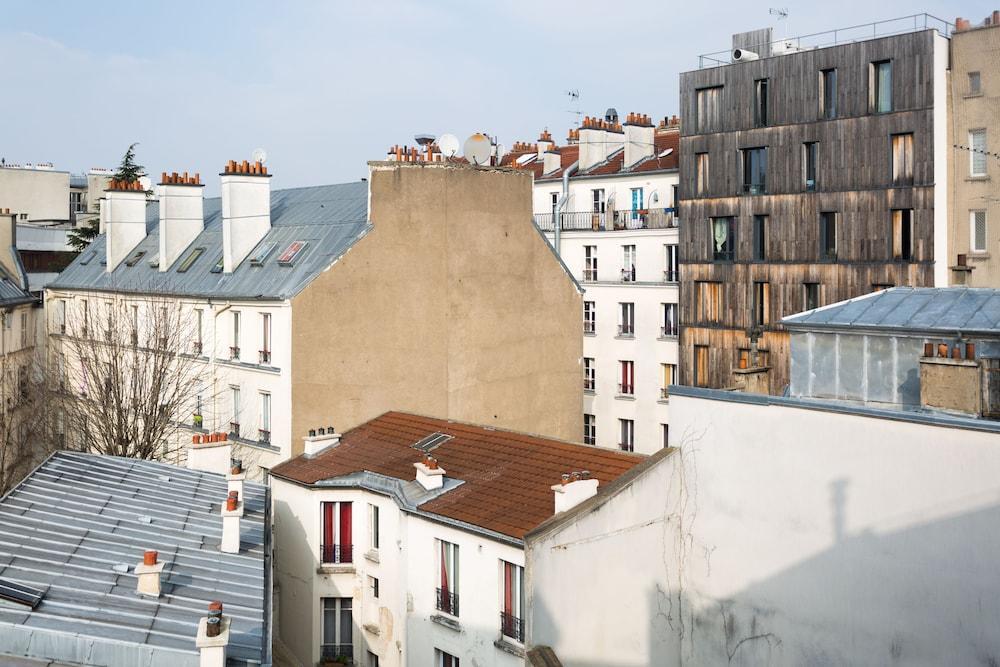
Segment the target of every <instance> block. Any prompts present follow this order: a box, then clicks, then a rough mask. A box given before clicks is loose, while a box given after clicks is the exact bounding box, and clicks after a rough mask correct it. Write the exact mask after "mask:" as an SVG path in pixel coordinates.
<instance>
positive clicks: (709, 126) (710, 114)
mask: <svg viewBox="0 0 1000 667" xmlns="http://www.w3.org/2000/svg"><path fill="white" fill-rule="evenodd" d="M695 98H696V99H695V103H696V105H697V106H696V108H695V128H696V132H698V134H705V133H706V132H713V131H715V130H718V129H720V128H721V127H722V86H713V87H712V88H701V89H699V90H696V91H695Z"/></svg>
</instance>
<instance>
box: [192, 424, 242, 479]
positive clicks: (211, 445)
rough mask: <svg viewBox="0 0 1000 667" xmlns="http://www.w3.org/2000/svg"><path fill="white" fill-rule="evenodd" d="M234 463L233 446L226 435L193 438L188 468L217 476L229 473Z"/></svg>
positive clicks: (218, 434)
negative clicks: (231, 464)
mask: <svg viewBox="0 0 1000 667" xmlns="http://www.w3.org/2000/svg"><path fill="white" fill-rule="evenodd" d="M231 462H232V444H231V443H230V442H229V436H228V435H227V434H226V433H206V434H205V435H194V436H192V437H191V446H190V447H189V448H188V452H187V467H188V468H189V469H191V470H202V471H204V472H212V473H215V474H217V475H224V474H226V473H227V472H228V471H229V467H230V463H231Z"/></svg>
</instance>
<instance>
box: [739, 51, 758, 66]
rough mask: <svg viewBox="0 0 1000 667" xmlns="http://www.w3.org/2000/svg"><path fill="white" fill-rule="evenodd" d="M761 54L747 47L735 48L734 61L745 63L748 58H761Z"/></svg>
mask: <svg viewBox="0 0 1000 667" xmlns="http://www.w3.org/2000/svg"><path fill="white" fill-rule="evenodd" d="M759 59H760V56H759V55H757V54H756V53H754V52H753V51H747V50H746V49H733V62H736V63H745V62H747V61H748V60H759Z"/></svg>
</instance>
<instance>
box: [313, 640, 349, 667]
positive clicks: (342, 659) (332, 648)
mask: <svg viewBox="0 0 1000 667" xmlns="http://www.w3.org/2000/svg"><path fill="white" fill-rule="evenodd" d="M319 653H320V660H321V661H330V662H333V663H334V664H336V663H338V662H339V663H341V664H344V665H349V664H353V663H354V644H320V647H319ZM338 658H339V660H338ZM348 660H349V661H348Z"/></svg>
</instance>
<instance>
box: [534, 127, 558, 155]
mask: <svg viewBox="0 0 1000 667" xmlns="http://www.w3.org/2000/svg"><path fill="white" fill-rule="evenodd" d="M535 145H536V146H537V147H538V159H539V160H541V159H544V157H545V151H547V150H549V149H550V148H554V147H555V145H556V144H555V142H554V141H552V135H551V134H550V133H549V131H548V130H542V133H541V134H540V135H538V143H537V144H535Z"/></svg>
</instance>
